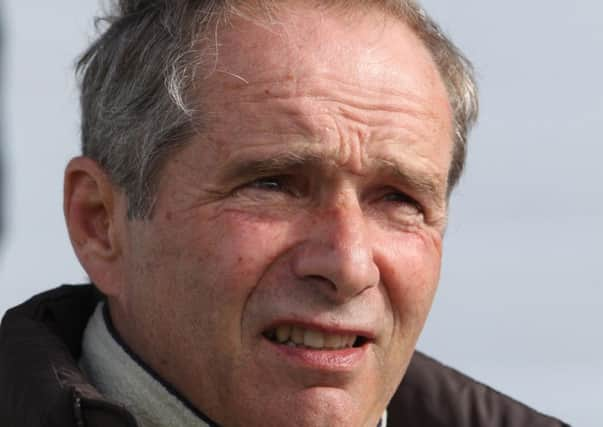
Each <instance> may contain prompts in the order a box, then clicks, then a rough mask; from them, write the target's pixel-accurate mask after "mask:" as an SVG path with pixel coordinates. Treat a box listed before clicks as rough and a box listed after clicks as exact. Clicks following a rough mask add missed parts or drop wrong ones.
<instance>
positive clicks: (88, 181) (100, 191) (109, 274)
mask: <svg viewBox="0 0 603 427" xmlns="http://www.w3.org/2000/svg"><path fill="white" fill-rule="evenodd" d="M119 199H120V193H119V191H118V190H117V189H116V188H115V186H114V185H113V184H112V183H111V181H110V179H109V177H108V176H107V174H106V173H105V171H104V170H103V169H102V168H101V167H100V166H99V165H98V164H97V163H96V162H95V161H94V160H92V159H90V158H87V157H76V158H74V159H72V160H71V161H70V162H69V164H68V165H67V168H66V169H65V182H64V193H63V210H64V214H65V220H66V223H67V229H68V232H69V237H70V239H71V243H72V245H73V248H74V250H75V253H76V255H77V257H78V259H79V261H80V263H81V264H82V266H83V267H84V269H85V270H86V272H87V273H88V275H89V276H90V278H91V279H92V281H94V283H95V284H96V285H97V286H98V287H99V288H100V290H101V291H102V292H103V293H105V294H107V295H115V294H116V293H117V291H118V290H117V287H118V286H119V285H118V282H119V280H116V279H117V277H116V275H117V274H118V271H117V269H118V266H119V262H118V261H119V257H120V254H121V245H120V239H119V233H118V230H119V228H120V224H119V222H120V221H121V215H122V214H123V215H124V216H125V213H122V212H121V210H123V207H121V206H120V204H121V201H120V200H119Z"/></svg>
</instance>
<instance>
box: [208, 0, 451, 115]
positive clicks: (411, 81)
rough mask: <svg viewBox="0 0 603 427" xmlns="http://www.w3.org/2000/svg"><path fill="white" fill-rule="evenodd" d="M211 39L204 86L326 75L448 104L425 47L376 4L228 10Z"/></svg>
mask: <svg viewBox="0 0 603 427" xmlns="http://www.w3.org/2000/svg"><path fill="white" fill-rule="evenodd" d="M214 37H215V40H213V42H214V47H215V52H214V53H215V63H214V64H213V65H214V66H213V67H211V71H210V78H209V79H208V81H211V84H210V85H209V87H206V89H210V90H211V89H216V90H218V91H222V90H224V89H229V88H240V89H244V88H245V87H246V86H247V87H249V86H251V85H253V84H254V83H261V82H265V83H268V82H271V81H274V80H276V79H279V78H280V79H281V81H282V82H283V83H286V82H294V83H296V84H303V82H304V80H306V79H312V78H314V77H324V78H325V80H326V81H328V80H329V78H332V79H333V80H339V81H342V82H347V83H349V84H355V83H358V82H361V83H362V87H366V88H367V89H369V90H375V91H391V92H392V93H395V92H400V93H405V94H409V95H412V96H413V97H417V98H429V99H430V102H434V101H435V102H439V103H441V104H442V105H444V106H447V105H448V96H447V93H446V90H445V87H444V85H443V82H442V79H441V78H440V75H439V72H438V70H437V67H436V66H435V63H434V61H433V59H432V57H431V54H430V53H429V51H428V50H427V48H426V47H425V46H424V44H423V43H422V41H421V40H420V39H419V38H418V37H417V36H416V35H415V33H414V32H413V31H412V30H411V29H410V28H409V27H408V26H407V25H406V24H405V23H404V22H403V21H402V20H401V18H397V17H394V16H392V15H390V14H388V13H387V12H385V11H382V10H380V9H376V8H375V9H367V8H363V9H359V10H352V11H344V10H341V9H335V8H326V7H318V8H310V7H308V6H307V5H304V3H303V2H285V4H284V5H283V6H281V7H280V8H279V9H277V10H275V11H274V12H273V14H272V15H271V17H270V18H267V17H265V16H260V17H258V16H253V17H244V16H239V15H234V16H232V17H231V18H230V19H229V20H228V23H226V24H223V25H219V26H218V27H217V28H216V31H215V35H214ZM210 43H211V41H210ZM342 59H345V60H342ZM216 82H221V83H222V84H221V85H214V83H216ZM285 86H286V87H285V88H284V89H287V88H288V89H292V88H293V87H292V85H291V84H290V85H285ZM442 105H440V106H442Z"/></svg>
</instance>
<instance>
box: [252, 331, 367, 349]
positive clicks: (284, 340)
mask: <svg viewBox="0 0 603 427" xmlns="http://www.w3.org/2000/svg"><path fill="white" fill-rule="evenodd" d="M262 335H263V336H264V338H266V339H267V340H269V341H271V342H272V343H274V344H278V345H284V346H288V347H296V348H305V349H310V350H323V351H333V350H344V349H350V348H360V347H363V346H364V345H365V344H367V343H368V342H369V341H370V338H369V337H366V336H363V335H357V334H353V333H332V332H325V331H321V330H318V329H314V328H308V327H302V326H297V325H279V326H277V327H274V328H270V329H268V330H266V331H265V332H264V333H263V334H262Z"/></svg>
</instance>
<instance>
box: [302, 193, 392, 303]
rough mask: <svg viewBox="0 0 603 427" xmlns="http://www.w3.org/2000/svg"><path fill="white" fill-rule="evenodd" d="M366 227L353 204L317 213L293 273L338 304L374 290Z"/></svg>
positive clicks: (374, 271)
mask: <svg viewBox="0 0 603 427" xmlns="http://www.w3.org/2000/svg"><path fill="white" fill-rule="evenodd" d="M367 226H368V224H367V220H366V218H365V215H364V214H363V212H362V209H361V207H360V206H359V203H358V202H357V201H355V200H353V201H351V202H347V203H339V204H337V205H335V206H331V207H328V208H325V209H320V210H318V211H317V212H316V213H315V214H314V215H313V218H312V220H311V221H308V225H307V227H304V230H303V232H304V233H305V235H304V239H303V241H302V243H300V244H299V245H298V247H297V248H296V249H295V250H294V255H293V258H292V270H293V273H294V274H295V275H296V277H298V278H301V279H302V280H303V281H304V282H306V283H308V284H310V285H312V286H314V288H315V289H316V290H317V291H319V292H321V293H322V294H323V295H324V296H326V297H328V298H329V299H330V300H331V301H333V302H337V303H343V302H345V301H347V300H349V299H351V298H353V297H354V296H356V295H358V294H360V293H362V292H363V291H365V290H366V289H368V288H371V287H374V286H377V285H378V283H379V280H380V273H379V269H378V266H377V265H376V264H375V260H374V256H373V241H372V239H371V236H370V233H369V230H368V229H367Z"/></svg>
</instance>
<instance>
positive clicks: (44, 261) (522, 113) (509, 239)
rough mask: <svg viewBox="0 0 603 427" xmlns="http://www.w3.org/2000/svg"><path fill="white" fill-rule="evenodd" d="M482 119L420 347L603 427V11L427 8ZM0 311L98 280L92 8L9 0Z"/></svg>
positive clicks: (553, 4) (598, 7)
mask: <svg viewBox="0 0 603 427" xmlns="http://www.w3.org/2000/svg"><path fill="white" fill-rule="evenodd" d="M424 4H425V6H426V8H427V9H428V10H429V11H430V12H431V13H432V14H433V15H434V16H435V17H436V18H437V19H438V20H439V22H440V23H441V24H442V26H443V28H444V29H445V31H446V32H447V33H448V34H449V35H451V36H452V38H453V39H454V40H455V41H456V42H457V44H458V45H460V46H461V47H462V49H463V50H464V51H465V52H466V54H467V55H468V56H469V57H470V58H471V59H472V60H473V62H474V64H475V66H476V69H477V73H478V78H479V82H480V86H481V93H482V97H481V100H482V115H481V119H480V123H479V126H478V127H477V128H476V130H475V132H474V133H473V135H472V139H471V142H470V154H469V160H468V168H467V173H466V175H465V177H464V178H463V180H462V182H461V186H460V188H459V189H458V190H457V192H456V194H455V195H454V197H453V201H452V210H451V218H450V227H449V230H448V235H447V240H446V248H445V257H444V271H443V276H442V280H441V285H440V291H439V294H438V296H437V298H436V302H435V304H434V308H433V311H432V315H431V318H430V320H429V321H428V324H427V326H426V329H425V332H424V334H423V336H422V339H421V341H420V343H419V348H420V349H422V350H423V351H426V352H427V353H429V354H431V355H432V356H434V357H436V358H438V359H440V360H442V361H444V362H445V363H447V364H449V365H451V366H454V367H456V368H458V369H460V370H462V371H463V372H465V373H468V374H470V375H471V376H473V377H475V378H477V379H479V380H481V381H484V382H486V383H488V384H490V385H491V386H493V387H494V388H496V389H499V390H501V391H503V392H505V393H506V394H508V395H511V396H513V397H515V398H517V399H519V400H521V401H524V402H526V403H527V404H529V405H530V406H533V407H535V408H536V409H538V410H540V411H543V412H546V413H549V414H552V415H555V416H558V417H561V418H562V419H564V420H565V421H567V422H570V423H571V424H572V425H573V426H578V427H601V426H603V410H602V409H603V330H602V327H603V279H602V278H601V277H602V275H601V272H600V269H601V264H603V247H602V242H603V224H602V222H603V189H602V186H603V171H602V165H601V162H602V160H603V25H602V24H601V19H602V17H603V3H601V2H600V1H597V0H575V1H573V2H567V1H563V2H561V1H554V0H553V1H551V0H548V1H546V0H531V1H520V0H507V1H492V0H486V1H484V0H481V1H478V0H454V1H444V0H429V1H425V2H424ZM1 6H2V13H3V17H2V18H3V24H4V48H5V49H4V55H3V56H4V57H3V68H4V69H3V71H4V73H3V77H4V81H3V82H2V84H3V92H2V110H3V117H2V121H3V124H4V129H3V130H2V145H3V146H2V150H3V155H4V163H5V169H6V170H5V175H6V177H7V182H5V198H4V207H5V219H6V223H5V224H4V230H5V233H4V236H3V237H4V239H3V242H2V244H1V250H0V314H1V313H3V312H4V311H5V310H6V309H8V308H9V307H10V306H13V305H15V304H17V303H19V302H21V301H23V300H24V299H26V298H28V297H29V296H31V295H32V294H34V293H36V292H38V291H41V290H44V289H47V288H50V287H54V286H56V285H58V284H60V283H77V282H82V281H85V274H84V272H83V270H82V269H81V268H80V267H79V265H78V263H77V260H76V259H75V256H74V255H73V254H72V251H71V247H70V244H69V242H68V239H67V236H66V232H65V226H64V222H63V215H62V207H61V203H62V201H61V197H62V189H61V187H62V174H63V168H64V166H65V164H66V162H67V160H68V159H69V158H70V157H71V156H73V155H76V154H77V153H78V151H79V146H78V144H79V141H78V140H79V131H78V126H79V117H78V105H77V90H76V86H75V83H74V77H73V64H74V58H75V57H76V55H77V54H78V53H79V52H81V50H82V49H83V48H84V46H85V45H86V44H87V42H88V41H89V40H90V37H91V36H92V34H93V23H92V18H93V16H94V15H95V14H96V12H97V11H98V9H99V6H98V2H97V1H96V0H60V1H52V2H50V1H43V0H3V2H2V4H1Z"/></svg>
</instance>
